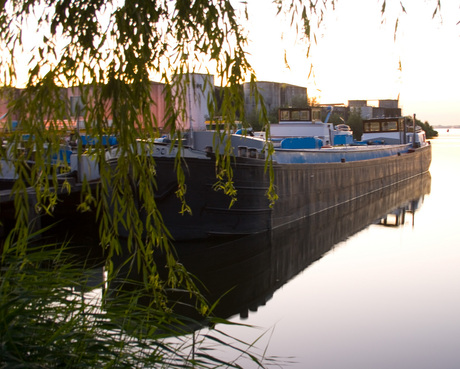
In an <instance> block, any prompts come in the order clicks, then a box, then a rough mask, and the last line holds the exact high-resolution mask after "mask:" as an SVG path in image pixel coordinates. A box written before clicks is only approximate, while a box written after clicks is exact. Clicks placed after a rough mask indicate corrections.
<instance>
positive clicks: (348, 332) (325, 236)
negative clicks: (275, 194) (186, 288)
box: [186, 129, 460, 369]
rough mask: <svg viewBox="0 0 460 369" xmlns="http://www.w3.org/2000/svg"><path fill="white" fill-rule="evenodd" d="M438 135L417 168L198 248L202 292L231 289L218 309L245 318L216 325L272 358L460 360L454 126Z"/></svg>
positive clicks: (459, 155) (316, 364)
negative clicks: (277, 227)
mask: <svg viewBox="0 0 460 369" xmlns="http://www.w3.org/2000/svg"><path fill="white" fill-rule="evenodd" d="M439 132H440V137H439V138H437V139H434V140H431V143H432V147H433V161H432V164H431V169H430V175H428V176H424V177H421V178H418V179H416V180H414V181H412V182H411V183H406V184H404V185H400V186H398V187H395V188H392V189H389V190H388V191H386V192H382V193H380V194H379V195H376V194H374V195H372V196H369V197H366V199H362V200H361V201H359V202H357V203H356V202H355V203H354V204H352V206H351V205H350V206H348V205H346V206H344V207H341V208H340V209H335V210H333V211H331V212H329V213H324V214H323V215H321V216H319V217H316V218H314V219H309V220H306V221H303V222H301V223H299V225H296V226H292V227H290V228H288V229H286V230H283V231H280V232H277V233H276V234H271V235H263V236H259V237H249V238H246V239H244V240H243V241H242V240H238V241H235V242H233V243H226V244H225V245H219V246H216V247H207V248H204V249H203V250H201V251H199V252H202V253H203V257H202V259H201V262H200V263H201V268H200V269H201V271H202V272H201V273H202V274H201V276H203V278H204V279H205V280H207V281H208V285H209V286H210V289H211V290H213V289H214V292H215V293H223V292H225V290H226V289H227V288H230V287H234V290H233V291H232V292H231V293H230V294H229V295H228V296H226V297H225V298H223V300H222V306H221V308H220V313H221V314H222V315H227V316H229V320H230V321H232V322H235V323H242V324H246V325H250V326H251V327H241V326H220V325H219V326H218V328H219V329H222V330H223V331H225V332H226V333H228V334H230V335H233V336H235V337H238V338H239V339H242V340H244V341H246V342H253V341H257V343H256V346H257V348H258V349H259V351H260V352H263V351H265V352H266V356H267V357H272V358H273V357H274V358H276V360H277V362H278V365H279V366H276V365H275V367H283V368H284V367H286V368H299V369H300V368H311V369H336V368H339V369H348V368H349V369H361V368H362V369H369V368H371V369H384V368H385V369H387V368H392V369H430V368H432V369H435V368H436V369H440V368H442V369H450V368H452V369H454V368H459V367H460V317H459V312H460V241H459V235H458V233H459V232H458V231H459V229H460V222H459V216H458V210H459V208H460V197H459V192H460V130H459V129H451V130H450V131H449V132H447V130H445V129H441V130H439ZM396 205H397V206H398V207H399V208H398V209H394V208H395V206H396ZM389 210H391V214H388V215H387V216H385V214H387V213H388V211H389ZM396 210H397V211H396ZM385 220H386V221H385ZM196 252H197V250H196V249H195V250H194V253H196ZM203 264H204V267H205V269H206V270H205V271H204V272H203ZM186 265H187V263H186ZM190 267H191V269H193V268H194V266H193V265H191V266H190ZM222 355H223V357H225V356H226V355H227V354H226V353H225V350H224V351H223V354H222ZM267 363H268V364H270V362H267ZM241 365H242V366H243V367H244V368H246V367H247V368H252V367H256V366H255V364H253V363H251V362H250V361H247V362H245V363H243V364H241ZM268 366H269V367H270V365H268Z"/></svg>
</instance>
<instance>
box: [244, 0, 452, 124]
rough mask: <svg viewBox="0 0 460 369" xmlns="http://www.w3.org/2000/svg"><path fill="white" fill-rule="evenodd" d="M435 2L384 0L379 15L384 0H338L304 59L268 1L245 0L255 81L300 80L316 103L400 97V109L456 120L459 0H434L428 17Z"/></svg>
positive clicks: (299, 46)
mask: <svg viewBox="0 0 460 369" xmlns="http://www.w3.org/2000/svg"><path fill="white" fill-rule="evenodd" d="M436 3H437V1H435V0H402V4H403V5H404V7H405V10H406V13H404V12H403V11H402V8H401V5H400V1H399V0H387V4H386V12H385V14H384V15H383V16H382V14H381V9H382V4H383V0H338V1H336V6H335V10H332V7H329V8H328V10H327V12H326V14H325V16H324V20H323V23H322V24H321V26H320V27H319V29H316V30H315V35H316V40H317V43H316V44H314V45H313V46H312V49H311V51H310V59H308V60H307V58H306V54H307V48H306V46H305V43H304V42H303V41H302V40H300V39H299V37H298V36H296V32H295V30H292V29H291V30H290V29H289V27H288V25H289V21H286V20H285V18H283V16H282V15H279V16H278V17H276V16H275V14H276V8H275V7H274V6H273V5H272V0H249V1H248V12H249V19H250V24H249V26H248V30H249V38H250V40H251V44H250V49H249V50H250V53H251V57H250V62H251V63H252V66H253V68H254V69H255V72H256V74H257V78H258V80H259V81H274V82H285V83H290V84H294V85H299V86H304V87H307V88H308V94H309V97H314V96H316V97H317V99H318V102H320V103H321V104H332V103H347V101H348V100H377V99H398V97H399V103H400V107H401V108H402V109H403V114H404V115H412V114H416V115H417V118H418V119H420V120H421V121H428V122H429V123H430V124H432V125H460V23H459V24H458V25H457V23H458V22H459V21H460V1H457V0H441V12H440V14H437V15H436V16H435V17H434V18H433V17H432V16H433V12H434V10H435V8H436ZM398 17H399V22H398V29H397V32H396V39H395V24H396V19H397V18H398ZM312 23H314V22H312ZM284 50H286V55H287V61H288V63H289V66H290V69H288V68H286V65H285V61H284ZM400 62H401V70H399V66H400ZM311 64H313V74H312V75H310V77H309V73H310V66H311Z"/></svg>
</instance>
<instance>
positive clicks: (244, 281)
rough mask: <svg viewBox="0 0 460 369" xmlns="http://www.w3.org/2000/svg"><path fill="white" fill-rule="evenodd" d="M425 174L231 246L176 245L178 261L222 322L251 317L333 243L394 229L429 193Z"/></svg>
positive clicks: (221, 243)
mask: <svg viewBox="0 0 460 369" xmlns="http://www.w3.org/2000/svg"><path fill="white" fill-rule="evenodd" d="M430 189H431V176H430V174H429V173H426V174H423V175H420V176H417V177H415V178H412V179H411V180H407V181H404V182H401V183H398V184H395V185H393V186H391V187H387V188H385V189H383V190H380V191H378V192H374V193H372V194H369V195H366V196H363V197H359V198H356V199H353V200H351V201H349V202H347V203H345V204H343V205H340V206H336V207H333V208H330V209H328V210H326V211H323V212H320V213H318V214H315V215H312V216H310V217H308V218H305V219H303V220H301V221H298V222H296V223H292V224H289V225H288V226H285V227H283V228H278V229H275V230H272V231H269V232H264V233H261V234H257V235H252V236H247V237H242V238H239V239H236V240H228V239H225V240H223V239H219V240H213V241H212V240H211V241H205V242H201V243H190V242H187V243H177V244H176V245H175V246H176V249H177V252H178V255H179V261H180V262H181V263H182V264H184V265H185V267H186V268H187V269H188V270H189V271H190V272H191V273H192V274H194V275H195V276H197V277H198V278H199V279H200V280H201V282H203V284H204V286H206V288H207V289H208V291H209V296H208V299H209V300H210V301H211V302H214V301H216V300H217V299H219V298H220V302H219V304H218V305H217V308H216V310H215V313H216V315H217V316H219V317H222V318H229V317H231V316H233V315H236V314H240V316H241V317H243V318H244V317H246V316H247V315H248V312H249V311H257V309H258V308H259V307H260V306H263V305H265V304H266V303H267V301H268V300H270V298H271V297H272V296H273V294H274V292H275V291H276V290H277V289H279V288H280V287H282V286H283V285H284V284H286V283H288V282H289V280H291V279H292V278H293V277H295V276H296V275H297V274H299V273H300V272H302V271H303V270H304V269H305V268H307V267H308V266H309V265H311V264H312V263H314V262H315V261H317V260H319V259H320V258H322V257H323V256H325V255H326V254H327V253H328V251H330V250H331V249H333V248H334V246H335V245H337V244H338V243H339V242H341V241H344V240H346V239H347V238H349V237H350V236H352V235H353V234H355V233H357V232H359V231H361V230H363V229H364V228H366V227H367V226H369V225H370V224H382V225H384V226H390V225H391V226H400V225H403V224H405V222H406V216H407V214H412V222H413V220H414V218H415V217H414V213H415V212H416V211H417V209H418V208H419V207H420V206H421V204H422V203H423V198H424V196H425V195H427V194H429V193H430Z"/></svg>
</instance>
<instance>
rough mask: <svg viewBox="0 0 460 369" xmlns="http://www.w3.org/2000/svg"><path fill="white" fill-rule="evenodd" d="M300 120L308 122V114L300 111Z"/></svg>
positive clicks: (306, 111) (305, 111)
mask: <svg viewBox="0 0 460 369" xmlns="http://www.w3.org/2000/svg"><path fill="white" fill-rule="evenodd" d="M300 120H304V121H307V120H310V112H309V111H308V110H301V111H300Z"/></svg>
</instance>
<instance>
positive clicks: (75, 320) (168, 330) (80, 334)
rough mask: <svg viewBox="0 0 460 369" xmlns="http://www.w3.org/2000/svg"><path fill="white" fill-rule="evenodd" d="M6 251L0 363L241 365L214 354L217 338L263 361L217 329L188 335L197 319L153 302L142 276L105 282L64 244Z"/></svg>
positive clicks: (0, 293) (237, 353) (97, 268)
mask: <svg viewBox="0 0 460 369" xmlns="http://www.w3.org/2000/svg"><path fill="white" fill-rule="evenodd" d="M7 250H8V251H6V252H4V253H3V259H2V262H1V264H0V265H1V269H0V277H1V279H0V280H1V288H0V366H1V367H2V368H25V367H27V368H43V367H46V368H58V367H65V368H76V367H84V368H96V367H101V368H140V367H143V368H145V367H148V368H154V367H155V368H184V367H189V368H191V367H196V368H214V367H217V366H219V365H225V366H226V367H240V366H238V365H237V364H236V362H232V361H228V362H224V361H222V360H221V359H219V357H218V353H219V351H218V350H216V348H215V342H219V343H220V347H221V348H222V347H225V348H226V349H227V350H228V352H229V353H232V356H234V357H235V358H240V359H241V358H245V357H246V358H248V359H250V360H252V361H255V362H256V363H257V364H258V365H260V366H263V360H264V358H263V356H261V355H260V354H258V353H256V352H255V351H254V350H252V352H250V351H246V350H245V349H243V348H244V347H246V348H247V347H250V346H251V343H247V344H244V343H242V344H241V345H240V347H237V346H235V344H234V343H231V341H230V339H231V337H225V335H224V334H222V332H221V331H220V330H219V329H215V330H214V331H207V330H204V331H202V332H200V333H191V332H192V331H193V330H194V329H197V328H199V327H203V325H202V323H200V322H198V321H195V320H193V319H191V318H185V317H183V316H180V315H177V314H174V313H172V312H169V311H168V310H165V309H164V308H160V307H158V306H157V304H156V302H155V299H154V298H153V297H152V294H151V291H149V290H146V289H145V285H144V284H143V283H139V281H136V280H129V279H127V278H126V277H125V278H123V280H122V281H121V283H118V282H119V281H118V280H117V279H113V280H109V281H107V283H106V281H104V280H103V278H102V276H103V269H102V265H87V266H85V265H81V262H79V261H78V260H80V259H75V257H74V256H72V253H71V250H70V249H69V248H68V247H66V246H58V245H48V246H39V245H35V246H33V245H32V244H29V250H28V252H27V253H26V254H25V255H22V256H20V255H18V252H17V251H18V250H17V245H15V244H10V245H8V248H7ZM128 284H129V286H130V288H126V285H128ZM177 291H178V293H181V294H186V295H187V294H189V291H186V290H185V291H184V292H180V291H179V290H177ZM209 323H211V324H217V323H219V326H220V327H221V328H222V327H224V326H225V325H226V324H229V323H228V322H226V321H225V320H222V319H215V320H214V319H212V318H210V320H209ZM229 341H230V342H229ZM232 341H233V340H232Z"/></svg>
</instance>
